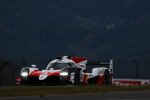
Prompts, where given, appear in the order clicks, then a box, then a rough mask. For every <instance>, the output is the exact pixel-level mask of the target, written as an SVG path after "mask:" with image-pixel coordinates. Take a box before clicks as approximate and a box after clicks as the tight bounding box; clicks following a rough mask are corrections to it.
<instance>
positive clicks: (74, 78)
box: [16, 56, 113, 85]
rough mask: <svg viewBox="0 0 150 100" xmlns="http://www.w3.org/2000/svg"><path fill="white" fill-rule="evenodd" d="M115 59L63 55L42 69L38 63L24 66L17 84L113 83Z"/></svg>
mask: <svg viewBox="0 0 150 100" xmlns="http://www.w3.org/2000/svg"><path fill="white" fill-rule="evenodd" d="M112 75H113V61H112V60H110V61H109V62H106V63H103V62H89V61H88V60H87V58H85V57H71V56H63V57H57V58H55V59H54V60H52V61H51V62H50V63H49V64H48V65H47V67H46V69H44V70H42V71H40V70H39V69H38V68H36V65H32V66H31V67H23V68H22V69H21V73H20V77H18V78H17V79H16V80H17V84H33V85H34V84H46V85H51V84H72V85H78V84H98V85H111V84H112Z"/></svg>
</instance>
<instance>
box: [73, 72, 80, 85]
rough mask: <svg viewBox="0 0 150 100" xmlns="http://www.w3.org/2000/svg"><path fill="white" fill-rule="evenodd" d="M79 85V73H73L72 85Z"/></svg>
mask: <svg viewBox="0 0 150 100" xmlns="http://www.w3.org/2000/svg"><path fill="white" fill-rule="evenodd" d="M79 84H80V73H79V72H75V74H74V84H73V85H79Z"/></svg>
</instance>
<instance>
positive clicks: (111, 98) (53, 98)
mask: <svg viewBox="0 0 150 100" xmlns="http://www.w3.org/2000/svg"><path fill="white" fill-rule="evenodd" d="M0 100H150V91H142V92H141V91H140V92H112V93H81V94H64V95H63V94H56V95H39V96H22V97H0Z"/></svg>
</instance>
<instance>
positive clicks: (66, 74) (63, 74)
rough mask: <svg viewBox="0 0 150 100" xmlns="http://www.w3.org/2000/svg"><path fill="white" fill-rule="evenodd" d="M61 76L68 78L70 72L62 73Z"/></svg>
mask: <svg viewBox="0 0 150 100" xmlns="http://www.w3.org/2000/svg"><path fill="white" fill-rule="evenodd" d="M60 76H68V72H61V73H60Z"/></svg>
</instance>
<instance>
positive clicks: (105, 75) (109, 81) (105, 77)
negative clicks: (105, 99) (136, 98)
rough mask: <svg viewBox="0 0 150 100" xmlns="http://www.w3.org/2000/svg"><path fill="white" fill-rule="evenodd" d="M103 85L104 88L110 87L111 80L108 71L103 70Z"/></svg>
mask: <svg viewBox="0 0 150 100" xmlns="http://www.w3.org/2000/svg"><path fill="white" fill-rule="evenodd" d="M104 85H105V86H110V85H112V80H111V75H110V72H109V70H105V72H104Z"/></svg>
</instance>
